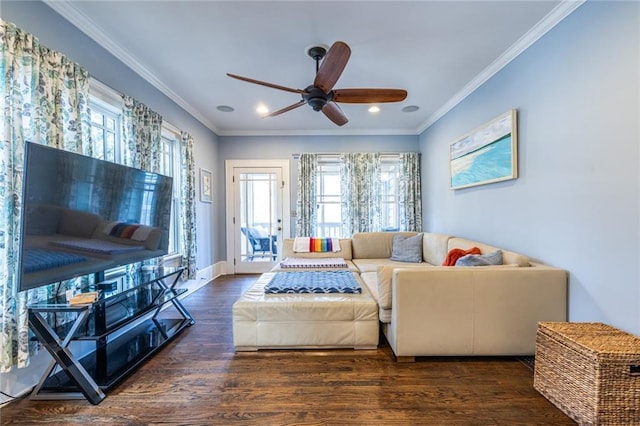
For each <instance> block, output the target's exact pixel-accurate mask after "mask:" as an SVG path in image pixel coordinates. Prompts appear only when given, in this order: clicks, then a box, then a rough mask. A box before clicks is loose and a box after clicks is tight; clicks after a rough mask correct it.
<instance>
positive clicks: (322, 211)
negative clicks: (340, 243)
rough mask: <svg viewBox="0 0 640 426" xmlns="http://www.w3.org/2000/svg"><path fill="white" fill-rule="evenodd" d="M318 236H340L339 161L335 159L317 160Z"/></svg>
mask: <svg viewBox="0 0 640 426" xmlns="http://www.w3.org/2000/svg"><path fill="white" fill-rule="evenodd" d="M316 188H317V190H318V192H317V195H316V199H317V203H316V204H317V206H318V228H317V231H316V236H318V237H340V227H341V214H340V209H341V206H340V202H341V197H340V163H339V162H338V161H337V160H335V161H322V160H321V161H319V162H318V181H317V183H316Z"/></svg>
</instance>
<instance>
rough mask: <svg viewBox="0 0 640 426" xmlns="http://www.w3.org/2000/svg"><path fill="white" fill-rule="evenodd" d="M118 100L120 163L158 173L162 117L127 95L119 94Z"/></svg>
mask: <svg viewBox="0 0 640 426" xmlns="http://www.w3.org/2000/svg"><path fill="white" fill-rule="evenodd" d="M122 100H123V108H122V134H123V137H124V146H126V147H127V149H126V150H125V152H124V155H123V160H124V161H123V163H124V164H125V165H127V166H131V167H136V168H138V169H142V170H146V171H148V172H160V155H161V153H162V116H161V115H160V114H158V113H157V112H155V111H153V110H151V109H150V108H149V107H147V106H146V105H145V104H143V103H140V102H138V101H137V100H135V99H133V98H132V97H131V96H127V95H122Z"/></svg>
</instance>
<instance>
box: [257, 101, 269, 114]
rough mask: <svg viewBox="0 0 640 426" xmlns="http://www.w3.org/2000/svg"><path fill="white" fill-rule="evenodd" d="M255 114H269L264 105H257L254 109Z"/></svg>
mask: <svg viewBox="0 0 640 426" xmlns="http://www.w3.org/2000/svg"><path fill="white" fill-rule="evenodd" d="M256 112H257V113H258V114H260V115H265V114H268V113H269V108H267V106H266V105H265V104H259V105H258V106H257V107H256Z"/></svg>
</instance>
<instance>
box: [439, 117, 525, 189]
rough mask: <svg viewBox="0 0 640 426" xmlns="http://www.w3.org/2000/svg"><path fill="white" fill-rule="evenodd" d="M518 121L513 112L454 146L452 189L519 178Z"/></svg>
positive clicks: (450, 153)
mask: <svg viewBox="0 0 640 426" xmlns="http://www.w3.org/2000/svg"><path fill="white" fill-rule="evenodd" d="M516 119H517V111H516V110H515V109H512V110H510V111H508V112H505V113H504V114H502V115H500V116H499V117H496V118H494V119H493V120H491V121H489V122H488V123H486V124H483V125H482V126H480V127H478V128H477V129H475V130H473V131H472V132H470V133H467V134H466V135H464V136H462V137H461V138H459V139H458V140H456V141H455V142H453V143H451V145H450V147H449V170H450V176H451V179H450V186H451V189H461V188H468V187H471V186H476V185H485V184H488V183H494V182H501V181H504V180H509V179H516V178H517V177H518V152H517V151H518V137H517V128H516V127H517V126H516V121H517V120H516Z"/></svg>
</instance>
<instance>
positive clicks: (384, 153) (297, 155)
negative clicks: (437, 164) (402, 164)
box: [291, 151, 415, 160]
mask: <svg viewBox="0 0 640 426" xmlns="http://www.w3.org/2000/svg"><path fill="white" fill-rule="evenodd" d="M408 152H415V151H408ZM305 154H306V153H305ZM309 154H317V155H326V156H335V155H341V154H359V153H357V152H311V153H309ZM365 154H369V152H367V153H365ZM376 154H380V155H400V154H403V152H378V153H376ZM291 156H292V157H293V158H294V159H295V160H297V159H298V158H300V154H299V153H294V154H291Z"/></svg>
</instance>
